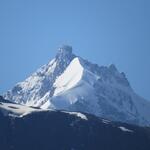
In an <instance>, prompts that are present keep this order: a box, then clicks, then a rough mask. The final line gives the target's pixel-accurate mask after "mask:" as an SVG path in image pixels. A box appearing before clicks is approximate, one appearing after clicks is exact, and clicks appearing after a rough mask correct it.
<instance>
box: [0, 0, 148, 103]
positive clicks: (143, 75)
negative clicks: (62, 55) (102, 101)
mask: <svg viewBox="0 0 150 150" xmlns="http://www.w3.org/2000/svg"><path fill="white" fill-rule="evenodd" d="M61 44H69V45H72V46H73V48H74V53H76V54H77V55H80V56H82V57H84V58H86V59H88V60H90V61H92V62H95V63H98V64H99V65H109V64H111V63H114V64H116V66H117V67H118V69H119V70H120V71H124V72H125V73H126V75H127V77H128V79H129V81H130V83H131V85H132V87H133V88H134V90H135V91H136V92H137V93H139V94H140V95H141V96H143V97H145V98H147V99H149V100H150V1H149V0H0V93H3V92H4V91H6V90H8V89H10V88H11V87H13V85H14V84H15V83H17V82H18V81H22V80H24V79H25V78H26V77H27V76H29V75H30V74H31V73H32V72H34V71H35V70H36V69H37V68H38V67H40V66H41V65H43V64H45V63H47V62H48V61H49V60H50V59H51V58H52V57H54V56H55V54H56V52H57V48H58V47H59V46H60V45H61Z"/></svg>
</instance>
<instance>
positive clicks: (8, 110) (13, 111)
mask: <svg viewBox="0 0 150 150" xmlns="http://www.w3.org/2000/svg"><path fill="white" fill-rule="evenodd" d="M0 110H1V111H2V112H3V114H4V115H6V116H7V115H13V116H16V117H23V116H25V115H27V114H30V113H32V112H40V111H45V110H42V109H35V108H32V107H28V106H24V105H18V104H13V103H0Z"/></svg>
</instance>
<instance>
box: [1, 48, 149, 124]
mask: <svg viewBox="0 0 150 150" xmlns="http://www.w3.org/2000/svg"><path fill="white" fill-rule="evenodd" d="M4 97H5V99H8V100H11V101H12V102H15V103H18V104H23V105H26V106H32V107H40V108H41V109H55V110H66V111H79V112H84V113H89V114H94V115H96V116H98V117H103V118H106V119H109V120H112V121H121V122H126V123H130V124H136V125H141V126H149V125H150V102H149V101H147V100H145V99H143V98H141V97H140V96H138V95H137V94H136V93H135V92H134V90H133V89H132V87H131V85H130V83H129V81H128V80H127V78H126V76H125V74H124V73H120V72H119V71H118V70H117V68H116V67H115V65H113V64H112V65H110V66H99V65H97V64H93V63H91V62H89V61H87V60H85V59H83V58H81V57H79V56H76V55H75V54H73V52H72V47H71V46H62V47H61V48H59V50H58V53H57V55H56V57H55V58H54V59H53V60H51V61H50V62H49V63H48V64H46V65H44V66H42V67H41V68H39V69H38V70H37V71H36V72H35V73H33V74H32V75H31V76H29V77H28V78H27V79H26V80H25V81H23V82H19V83H17V84H16V85H15V86H14V87H13V88H12V89H11V90H9V91H7V92H6V93H5V94H4Z"/></svg>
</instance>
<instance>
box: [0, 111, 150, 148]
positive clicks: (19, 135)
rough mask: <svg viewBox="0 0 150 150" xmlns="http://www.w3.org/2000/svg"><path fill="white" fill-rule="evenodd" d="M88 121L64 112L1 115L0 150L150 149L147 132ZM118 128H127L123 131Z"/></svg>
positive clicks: (149, 138)
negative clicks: (18, 115) (17, 116)
mask: <svg viewBox="0 0 150 150" xmlns="http://www.w3.org/2000/svg"><path fill="white" fill-rule="evenodd" d="M86 116H87V118H88V120H84V119H81V118H79V117H77V116H74V115H70V114H67V113H63V112H59V111H52V112H38V113H37V112H36V113H32V114H29V115H27V116H24V117H22V118H14V117H9V116H7V117H6V116H3V114H2V113H0V149H1V150H149V149H150V129H149V128H142V127H138V126H132V125H127V124H123V123H114V122H107V121H104V120H103V119H100V118H97V117H94V116H92V115H88V114H86ZM120 126H124V127H125V128H127V129H130V130H131V132H128V131H122V130H120V129H119V127H120Z"/></svg>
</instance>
